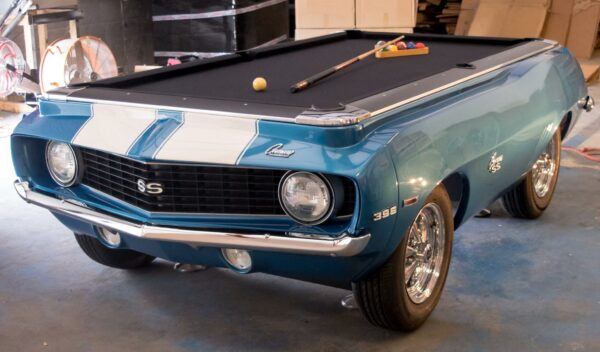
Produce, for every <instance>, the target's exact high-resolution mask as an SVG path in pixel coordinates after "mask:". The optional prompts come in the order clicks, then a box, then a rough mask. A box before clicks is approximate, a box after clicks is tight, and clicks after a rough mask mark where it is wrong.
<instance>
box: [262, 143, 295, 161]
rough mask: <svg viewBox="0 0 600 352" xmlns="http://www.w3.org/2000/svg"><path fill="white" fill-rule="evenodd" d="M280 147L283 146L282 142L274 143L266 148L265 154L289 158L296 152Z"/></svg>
mask: <svg viewBox="0 0 600 352" xmlns="http://www.w3.org/2000/svg"><path fill="white" fill-rule="evenodd" d="M282 148H283V144H281V143H278V144H275V145H274V146H271V147H269V149H267V150H266V151H265V154H267V155H268V156H274V157H277V158H289V157H290V156H292V155H293V154H294V153H295V152H296V151H295V150H285V149H282Z"/></svg>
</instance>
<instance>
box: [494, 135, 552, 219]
mask: <svg viewBox="0 0 600 352" xmlns="http://www.w3.org/2000/svg"><path fill="white" fill-rule="evenodd" d="M560 146H561V136H560V130H557V131H556V133H554V136H553V137H552V139H551V140H550V142H549V143H548V145H547V146H546V149H545V150H544V152H543V153H542V154H540V156H539V157H538V159H537V160H536V161H535V163H534V164H533V167H532V168H531V170H529V172H528V173H527V176H526V177H525V178H524V179H523V180H522V181H521V182H520V183H519V184H517V185H516V186H515V187H514V188H512V189H511V190H510V191H508V192H507V193H505V194H504V195H503V196H502V198H501V199H502V205H503V206H504V209H506V211H507V212H508V213H509V214H510V215H511V216H514V217H517V218H525V219H535V218H537V217H539V216H540V215H542V213H543V212H544V210H546V208H547V207H548V206H549V205H550V202H551V201H552V196H553V195H554V189H555V188H556V182H557V181H558V172H559V171H560Z"/></svg>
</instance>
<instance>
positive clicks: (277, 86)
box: [12, 31, 593, 330]
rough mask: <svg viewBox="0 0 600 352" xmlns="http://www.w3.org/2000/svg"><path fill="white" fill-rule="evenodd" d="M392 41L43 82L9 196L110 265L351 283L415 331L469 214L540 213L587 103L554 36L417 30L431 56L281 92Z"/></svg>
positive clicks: (370, 308)
mask: <svg viewBox="0 0 600 352" xmlns="http://www.w3.org/2000/svg"><path fill="white" fill-rule="evenodd" d="M397 35H398V34H389V33H373V32H362V31H347V32H343V33H339V34H333V35H329V36H324V37H319V38H315V39H309V40H303V41H297V42H289V43H284V44H280V45H275V46H273V47H268V48H261V49H256V50H251V51H247V52H240V53H236V54H231V55H226V56H222V57H218V58H213V59H207V60H202V61H196V62H191V63H186V64H182V65H178V66H172V67H166V68H162V69H158V70H153V71H148V72H144V73H137V74H132V75H128V76H123V77H116V78H112V79H108V80H103V81H98V82H94V83H90V84H86V85H75V86H70V87H67V88H61V89H57V90H54V91H51V92H49V93H47V94H46V95H44V96H42V97H41V98H40V99H39V108H38V109H36V111H35V112H33V113H31V114H29V115H26V116H25V117H24V118H23V121H22V122H21V123H20V124H19V125H18V127H17V128H16V130H15V131H14V134H13V135H12V152H13V160H14V165H15V169H16V173H17V176H18V180H17V181H15V188H16V190H17V192H18V193H19V195H20V196H21V197H22V198H23V199H24V200H26V201H27V202H30V203H33V204H36V205H39V206H42V207H45V208H47V209H49V210H50V211H51V212H52V213H53V214H54V215H55V216H56V217H57V218H58V220H60V221H61V222H62V223H63V224H64V225H66V226H67V227H68V228H69V229H70V230H71V231H73V232H74V233H75V237H76V239H77V242H78V243H79V245H80V246H81V248H82V249H83V251H84V252H85V253H86V254H87V255H88V256H89V257H90V258H92V259H93V260H95V261H97V262H99V263H102V264H105V265H108V266H111V267H116V268H122V269H133V268H137V267H141V266H144V265H148V264H149V263H151V262H152V260H154V259H155V258H156V257H160V258H164V259H166V260H170V261H174V262H182V263H189V264H201V265H207V266H211V267H223V268H230V269H232V270H235V271H237V272H240V273H253V272H263V273H269V274H273V275H279V276H284V277H289V278H296V279H300V280H305V281H310V282H316V283H321V284H325V285H331V286H335V287H341V288H347V289H352V290H353V292H354V295H355V299H356V301H357V303H358V305H359V306H360V308H361V310H362V312H363V313H364V315H365V316H366V317H367V319H368V320H369V321H370V322H371V323H373V324H375V325H378V326H382V327H386V328H390V329H400V330H412V329H415V328H417V327H418V326H420V325H421V324H422V323H423V322H424V321H425V320H426V319H427V317H428V316H429V314H430V313H431V312H432V310H433V309H434V307H435V306H436V304H437V302H438V301H439V299H440V295H441V292H442V289H443V286H444V282H445V280H446V276H447V273H448V269H449V265H450V257H451V252H452V240H453V234H454V231H455V230H456V229H457V228H459V227H460V225H461V224H463V223H464V222H465V221H466V220H467V219H468V218H469V217H471V216H473V215H474V214H476V213H477V212H478V211H479V210H480V209H482V208H484V207H486V206H487V205H488V204H490V203H491V202H493V201H494V200H496V199H498V198H500V199H501V200H502V203H503V204H504V206H505V207H506V209H507V211H508V212H509V213H510V214H512V215H514V216H517V217H523V218H536V217H538V216H540V215H541V214H542V212H543V211H544V209H546V208H547V207H548V205H549V204H550V201H551V198H552V194H553V192H554V188H555V186H556V181H557V178H558V171H559V166H560V144H561V139H562V138H564V137H565V135H566V134H567V133H568V132H569V130H570V129H571V127H572V126H573V125H574V124H575V122H576V121H577V119H578V118H579V116H580V115H581V113H582V111H585V110H590V109H591V108H592V107H593V100H592V99H591V98H589V97H588V95H587V88H586V86H585V82H584V79H583V76H582V73H581V70H580V68H579V66H578V64H577V62H576V61H575V60H574V59H573V58H572V56H571V55H570V53H569V52H568V50H567V49H565V48H563V47H561V46H560V45H558V44H556V43H554V42H551V41H547V40H543V39H502V38H478V37H451V36H435V35H417V34H406V39H405V40H406V41H415V42H423V43H425V44H426V45H427V46H428V47H429V49H430V52H429V54H428V55H420V56H406V57H398V58H388V59H377V58H375V57H369V58H367V59H365V60H363V61H360V62H358V63H356V64H354V65H352V66H350V67H349V68H347V69H345V70H343V71H340V72H338V73H336V74H335V75H332V76H330V77H328V78H326V79H324V80H322V81H320V82H318V83H317V84H315V85H314V86H311V87H309V88H308V89H306V90H304V91H301V92H297V93H295V94H293V93H291V92H290V86H291V85H292V84H294V83H296V82H298V81H300V80H302V79H305V78H306V77H309V76H312V75H314V74H316V73H318V72H321V71H323V70H324V69H326V68H328V67H331V66H333V65H336V64H339V63H340V62H343V61H344V60H347V59H349V58H352V57H355V56H357V55H358V54H360V53H363V52H366V51H368V50H369V49H372V48H373V47H374V45H375V44H376V43H377V42H378V41H380V40H385V41H389V40H391V39H393V38H394V37H396V36H397ZM258 76H262V77H265V78H266V79H267V82H268V87H267V89H266V91H263V92H256V91H253V89H252V81H253V79H254V78H255V77H258Z"/></svg>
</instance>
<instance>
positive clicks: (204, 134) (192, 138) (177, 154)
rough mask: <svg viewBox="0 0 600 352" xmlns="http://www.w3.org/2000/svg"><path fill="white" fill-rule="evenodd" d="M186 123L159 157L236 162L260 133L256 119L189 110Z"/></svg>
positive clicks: (173, 159) (166, 144)
mask: <svg viewBox="0 0 600 352" xmlns="http://www.w3.org/2000/svg"><path fill="white" fill-rule="evenodd" d="M184 121H185V122H184V124H183V125H182V126H181V128H179V129H178V130H177V131H176V132H175V133H174V134H173V136H171V138H170V139H169V140H168V141H167V142H166V143H165V144H164V145H163V146H162V148H161V149H160V150H159V151H158V153H157V154H156V159H162V160H171V161H189V162H198V163H214V164H227V165H235V164H236V162H237V160H238V158H239V157H240V155H241V154H242V153H243V152H244V150H245V149H246V146H247V145H248V144H249V143H250V142H251V141H252V140H253V138H254V136H255V135H256V120H254V119H246V118H244V119H242V118H235V117H226V116H216V115H211V114H205V113H191V112H188V113H185V118H184Z"/></svg>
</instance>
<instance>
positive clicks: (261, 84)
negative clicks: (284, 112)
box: [252, 77, 267, 92]
mask: <svg viewBox="0 0 600 352" xmlns="http://www.w3.org/2000/svg"><path fill="white" fill-rule="evenodd" d="M252 88H254V90H255V91H257V92H262V91H263V90H265V89H267V80H266V79H264V78H262V77H256V78H255V79H254V81H252Z"/></svg>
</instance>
